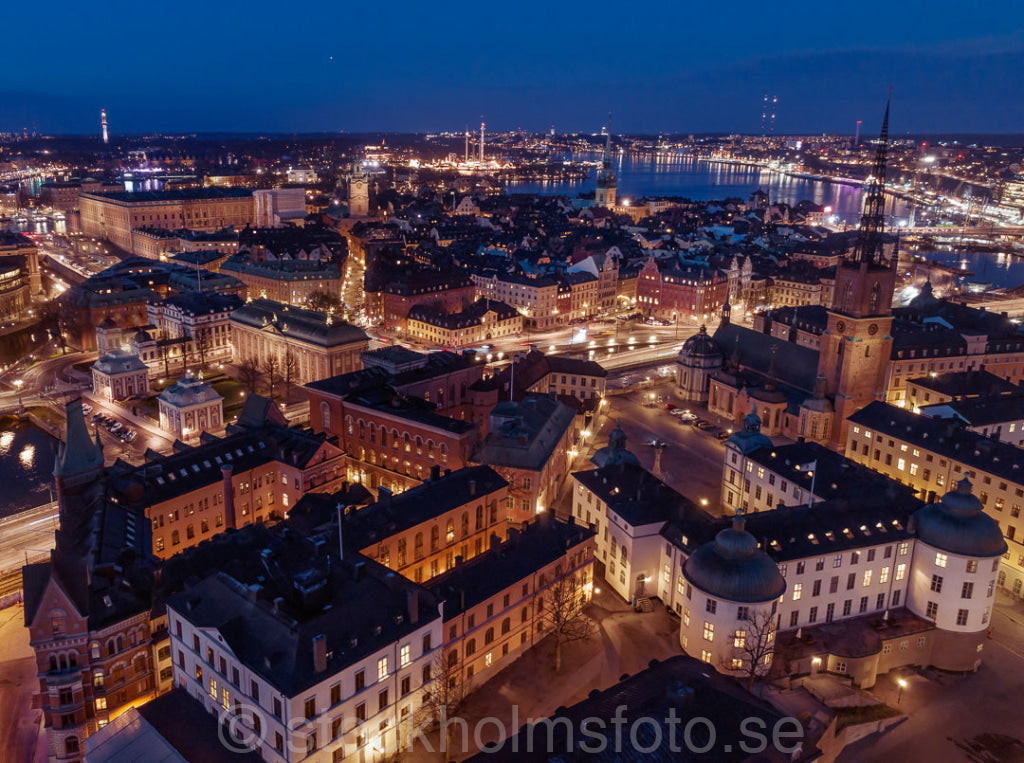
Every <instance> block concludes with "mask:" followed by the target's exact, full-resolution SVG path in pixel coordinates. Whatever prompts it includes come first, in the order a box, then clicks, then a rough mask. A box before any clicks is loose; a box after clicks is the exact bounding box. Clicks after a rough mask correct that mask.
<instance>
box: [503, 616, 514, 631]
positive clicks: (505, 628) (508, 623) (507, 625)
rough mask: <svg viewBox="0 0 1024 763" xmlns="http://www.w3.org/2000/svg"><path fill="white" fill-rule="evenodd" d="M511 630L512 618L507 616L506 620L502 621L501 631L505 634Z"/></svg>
mask: <svg viewBox="0 0 1024 763" xmlns="http://www.w3.org/2000/svg"><path fill="white" fill-rule="evenodd" d="M510 630H512V619H511V618H509V617H506V618H505V619H504V620H502V621H501V633H502V635H504V634H506V633H508V632H509V631H510Z"/></svg>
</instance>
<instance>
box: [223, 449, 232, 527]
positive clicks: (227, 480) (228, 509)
mask: <svg viewBox="0 0 1024 763" xmlns="http://www.w3.org/2000/svg"><path fill="white" fill-rule="evenodd" d="M231 470H232V467H231V464H224V465H223V466H222V467H221V468H220V474H221V478H222V482H223V488H222V489H223V491H224V529H227V528H229V527H234V526H235V489H234V486H233V485H232V484H231Z"/></svg>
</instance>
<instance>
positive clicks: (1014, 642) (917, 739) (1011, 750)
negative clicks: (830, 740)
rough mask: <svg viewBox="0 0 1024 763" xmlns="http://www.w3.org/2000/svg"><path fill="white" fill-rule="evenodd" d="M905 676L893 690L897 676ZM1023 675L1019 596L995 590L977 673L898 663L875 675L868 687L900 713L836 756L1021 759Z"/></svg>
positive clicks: (856, 762) (996, 762) (854, 762)
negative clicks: (884, 729) (895, 721)
mask: <svg viewBox="0 0 1024 763" xmlns="http://www.w3.org/2000/svg"><path fill="white" fill-rule="evenodd" d="M900 678H902V679H903V680H905V681H906V682H907V686H906V688H904V689H902V692H901V690H900V687H899V686H898V685H897V683H896V682H897V680H898V679H900ZM1022 679H1024V603H1022V602H1020V601H1019V600H1014V599H1013V598H1012V597H1011V596H1009V595H1007V594H1005V593H999V594H997V599H996V605H995V608H994V611H993V617H992V635H991V638H990V639H989V640H988V641H986V642H985V645H984V650H983V652H982V664H981V667H980V668H979V669H978V671H977V672H976V673H967V674H961V673H946V672H942V671H937V670H932V669H927V670H913V669H904V670H899V671H893V672H891V673H888V674H886V675H884V676H880V677H879V679H878V683H877V684H876V685H875V687H874V688H873V689H871V690H870V692H869V693H870V694H871V695H872V696H874V697H875V698H877V699H878V700H879V701H881V702H885V703H886V704H888V705H891V706H892V707H894V708H896V709H897V710H900V711H902V712H905V713H906V714H907V716H908V717H907V720H906V721H905V722H903V723H901V724H900V725H898V726H896V727H895V728H894V729H892V730H890V731H889V732H888V733H885V734H873V735H871V736H869V737H866V738H865V739H863V740H861V741H860V742H857V743H856V744H853V745H851V746H849V747H847V748H846V749H845V750H844V751H843V753H842V754H841V755H840V756H839V758H838V760H839V761H840V763H860V762H861V761H897V760H898V761H907V762H908V763H914V762H915V761H923V762H924V761H927V762H928V763H934V761H943V763H946V761H949V762H952V761H971V762H972V763H1019V761H1024V726H1022V724H1021V715H1020V704H1019V703H1020V696H1021V684H1022Z"/></svg>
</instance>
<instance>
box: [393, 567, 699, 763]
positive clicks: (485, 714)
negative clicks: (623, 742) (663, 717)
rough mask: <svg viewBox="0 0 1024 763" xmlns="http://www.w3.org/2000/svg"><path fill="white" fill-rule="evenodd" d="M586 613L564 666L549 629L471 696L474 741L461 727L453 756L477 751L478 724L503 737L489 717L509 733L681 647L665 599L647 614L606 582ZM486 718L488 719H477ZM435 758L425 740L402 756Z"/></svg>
mask: <svg viewBox="0 0 1024 763" xmlns="http://www.w3.org/2000/svg"><path fill="white" fill-rule="evenodd" d="M596 577H597V576H596V574H595V578H596ZM589 613H590V615H591V617H593V618H594V620H595V623H596V625H595V629H594V631H593V632H592V634H591V635H590V636H588V637H587V638H586V639H584V640H581V641H575V642H570V643H568V644H565V645H564V646H563V647H562V672H561V673H555V669H554V642H553V640H552V639H551V638H550V637H549V638H546V639H544V640H543V641H541V642H540V643H539V644H538V645H536V646H534V647H533V648H532V649H530V650H529V651H527V652H526V653H525V654H524V655H523V656H522V657H520V658H519V659H518V660H516V662H514V663H513V664H511V665H510V666H509V667H507V668H506V669H505V670H503V671H502V672H501V673H499V674H498V675H496V676H495V677H494V678H492V679H491V680H490V681H488V682H487V683H486V684H484V685H483V686H481V687H479V688H478V689H476V691H474V692H473V693H472V694H470V695H469V696H468V697H467V699H466V702H465V704H464V705H463V708H462V709H461V710H460V712H459V716H460V717H462V718H464V719H465V720H466V721H467V723H468V724H469V728H470V730H471V732H470V737H471V739H470V747H471V749H470V750H469V751H463V750H462V749H461V742H460V738H459V734H458V733H456V735H455V737H454V740H453V745H454V746H455V747H456V748H457V749H456V751H454V752H455V754H451V755H449V756H448V759H450V760H462V759H464V758H467V757H469V755H471V754H472V753H474V752H476V749H477V748H476V747H475V745H474V744H473V740H472V736H473V729H478V730H479V738H480V741H481V742H482V743H483V744H485V745H486V744H488V743H490V742H493V741H495V740H496V739H498V738H499V732H498V730H497V727H496V726H495V721H494V720H490V719H496V721H497V722H500V723H502V724H503V726H504V729H505V734H506V735H511V734H513V733H515V732H516V731H518V730H519V727H520V726H522V725H523V724H524V723H526V722H527V719H531V718H532V719H541V718H546V717H548V716H550V715H551V714H552V713H553V712H554V711H555V710H556V709H558V708H559V707H563V706H564V707H569V706H571V705H574V704H576V703H577V702H580V701H582V700H584V699H586V698H587V695H588V694H589V693H590V691H591V690H593V689H605V688H607V687H608V686H611V685H612V684H615V683H617V682H618V681H619V680H620V679H621V677H622V676H623V674H626V673H628V674H630V675H632V674H635V673H638V672H640V671H642V670H644V669H646V668H647V667H648V665H649V664H650V662H651V660H653V659H658V660H664V659H667V658H669V657H674V656H676V655H678V654H681V653H682V649H681V648H680V646H679V620H678V619H675V618H673V617H672V616H670V615H669V614H668V613H667V612H666V611H665V608H664V607H655V610H654V612H649V613H646V614H643V613H638V612H634V611H633V609H632V608H631V607H630V606H629V604H628V603H626V602H624V601H622V600H621V599H619V597H618V596H616V595H615V593H613V592H612V591H611V590H610V589H604V588H602V589H600V592H599V593H595V594H594V601H593V603H592V604H591V607H590V610H589ZM484 718H487V719H489V720H488V722H487V723H485V724H480V725H479V726H476V724H477V722H478V721H480V720H481V719H484ZM513 718H515V719H517V720H516V721H513ZM428 738H430V737H428ZM436 741H437V739H436V735H434V736H433V737H432V738H431V743H432V744H434V745H435V748H436ZM438 759H439V754H438V753H437V752H435V753H434V754H433V755H430V754H428V753H427V751H426V750H425V749H424V748H423V747H420V746H416V747H415V748H414V749H413V750H412V751H411V752H409V753H408V754H407V756H406V757H405V760H407V761H410V762H411V763H419V762H420V761H424V762H425V761H428V760H429V761H437V760H438Z"/></svg>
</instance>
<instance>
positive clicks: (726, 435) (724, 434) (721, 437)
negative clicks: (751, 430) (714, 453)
mask: <svg viewBox="0 0 1024 763" xmlns="http://www.w3.org/2000/svg"><path fill="white" fill-rule="evenodd" d="M730 435H731V433H730V432H725V431H723V432H719V433H718V439H719V440H728V439H729V437H730Z"/></svg>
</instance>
